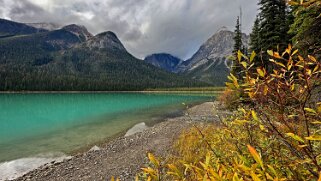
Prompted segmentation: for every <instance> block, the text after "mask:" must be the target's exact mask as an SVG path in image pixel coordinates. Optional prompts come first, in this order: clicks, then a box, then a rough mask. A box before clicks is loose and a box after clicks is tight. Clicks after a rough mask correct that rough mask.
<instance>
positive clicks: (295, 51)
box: [291, 49, 299, 56]
mask: <svg viewBox="0 0 321 181" xmlns="http://www.w3.org/2000/svg"><path fill="white" fill-rule="evenodd" d="M298 51H299V50H298V49H296V50H294V51H293V53H292V55H291V56H293V55H295V54H297V53H298Z"/></svg>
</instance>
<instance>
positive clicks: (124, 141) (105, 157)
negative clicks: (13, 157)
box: [16, 102, 227, 181]
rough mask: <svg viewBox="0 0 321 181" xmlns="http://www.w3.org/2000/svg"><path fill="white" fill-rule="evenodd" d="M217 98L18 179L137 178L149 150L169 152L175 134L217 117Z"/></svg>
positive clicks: (164, 153)
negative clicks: (181, 114)
mask: <svg viewBox="0 0 321 181" xmlns="http://www.w3.org/2000/svg"><path fill="white" fill-rule="evenodd" d="M217 106H218V103H217V102H206V103H203V104H201V105H196V106H194V107H192V108H189V109H188V110H187V111H186V114H185V116H181V117H176V118H170V119H167V120H164V122H161V123H159V124H156V125H155V126H153V127H151V128H147V129H145V130H144V131H143V132H139V133H136V134H134V135H131V136H127V137H125V136H122V137H119V138H116V139H114V140H113V141H111V142H108V143H107V144H106V145H105V146H103V147H101V148H99V147H94V149H92V150H91V151H87V152H85V153H79V154H77V155H74V156H73V157H72V158H70V159H68V160H65V161H63V162H60V163H50V164H47V165H44V166H42V167H40V168H39V169H37V170H34V171H31V172H29V173H28V174H26V175H24V176H22V177H20V178H18V179H16V180H19V181H22V180H23V181H25V180H32V181H38V180H39V181H43V180H46V181H51V180H55V181H56V180H58V181H60V180H61V181H65V180H77V181H78V180H110V177H111V176H116V177H119V178H120V179H121V180H130V181H131V180H134V177H135V175H136V173H137V172H139V171H140V168H141V167H142V166H144V164H146V163H148V160H147V158H146V154H147V153H148V152H152V153H155V154H156V155H157V156H166V155H167V154H168V153H169V152H170V151H171V147H172V145H173V142H174V140H175V138H177V136H178V135H179V134H180V133H181V132H182V131H183V130H185V129H187V128H189V127H191V126H193V125H194V124H206V122H207V121H211V122H212V121H217V119H218V117H217V116H216V115H217V114H227V113H225V112H222V111H218V110H217V109H216V107H217Z"/></svg>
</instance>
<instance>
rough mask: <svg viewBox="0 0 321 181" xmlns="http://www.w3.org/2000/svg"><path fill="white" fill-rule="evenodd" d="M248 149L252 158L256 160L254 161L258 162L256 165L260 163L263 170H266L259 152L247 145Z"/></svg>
mask: <svg viewBox="0 0 321 181" xmlns="http://www.w3.org/2000/svg"><path fill="white" fill-rule="evenodd" d="M247 148H248V149H249V151H250V153H251V155H252V157H253V158H254V160H255V161H256V163H258V164H259V165H260V166H261V168H262V169H264V166H263V161H262V160H261V157H260V155H259V154H258V153H257V151H256V150H255V148H253V147H252V146H251V145H247Z"/></svg>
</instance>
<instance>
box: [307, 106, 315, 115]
mask: <svg viewBox="0 0 321 181" xmlns="http://www.w3.org/2000/svg"><path fill="white" fill-rule="evenodd" d="M304 110H305V111H307V112H309V113H313V114H317V112H316V111H315V110H314V109H311V108H307V107H306V108H304Z"/></svg>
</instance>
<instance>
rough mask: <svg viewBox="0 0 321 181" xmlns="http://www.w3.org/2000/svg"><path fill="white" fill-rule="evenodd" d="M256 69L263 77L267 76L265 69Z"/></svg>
mask: <svg viewBox="0 0 321 181" xmlns="http://www.w3.org/2000/svg"><path fill="white" fill-rule="evenodd" d="M256 71H257V73H258V74H259V75H260V76H261V77H264V76H265V73H264V71H263V70H262V69H260V68H257V69H256Z"/></svg>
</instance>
